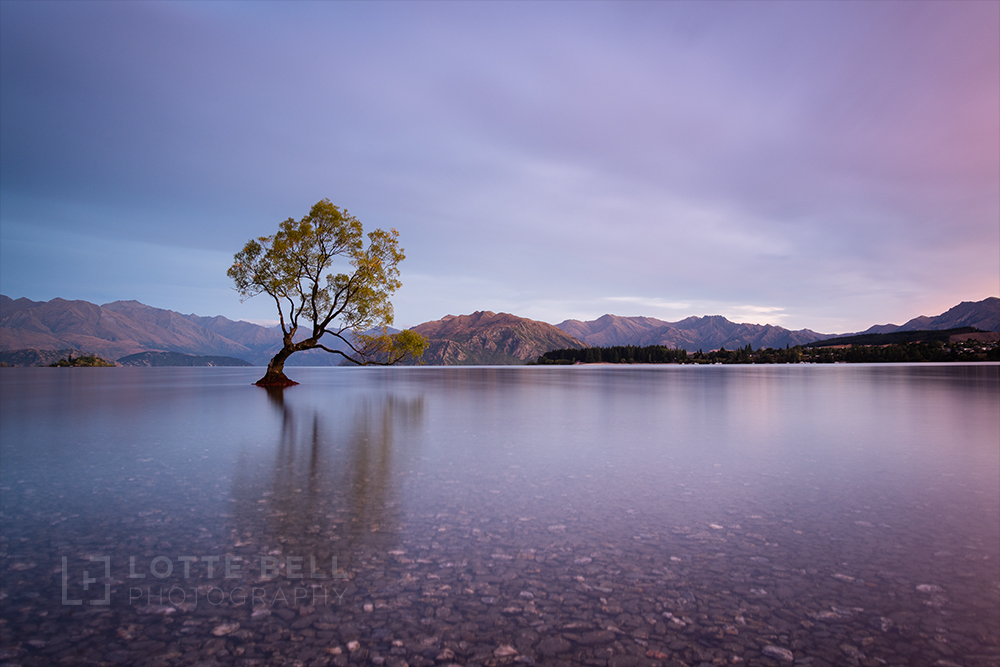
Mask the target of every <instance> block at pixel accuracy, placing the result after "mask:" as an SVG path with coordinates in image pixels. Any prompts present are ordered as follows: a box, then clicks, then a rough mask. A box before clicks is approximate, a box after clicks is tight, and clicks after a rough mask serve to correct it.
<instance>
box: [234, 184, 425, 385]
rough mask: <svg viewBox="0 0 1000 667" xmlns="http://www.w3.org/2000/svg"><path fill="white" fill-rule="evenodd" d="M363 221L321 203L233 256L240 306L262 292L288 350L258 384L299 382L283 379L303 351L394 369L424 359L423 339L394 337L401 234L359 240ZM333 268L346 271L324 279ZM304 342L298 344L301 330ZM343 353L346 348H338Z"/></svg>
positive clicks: (410, 334) (402, 334)
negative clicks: (331, 341) (333, 341)
mask: <svg viewBox="0 0 1000 667" xmlns="http://www.w3.org/2000/svg"><path fill="white" fill-rule="evenodd" d="M362 232H363V230H362V227H361V222H360V221H359V220H358V219H357V218H355V217H354V216H352V215H349V214H348V213H347V211H341V210H340V209H339V208H337V207H336V206H334V205H333V204H331V203H330V200H329V199H324V200H323V201H321V202H319V203H317V204H316V205H315V206H313V207H312V210H310V211H309V215H307V216H305V217H304V218H302V219H301V220H299V221H298V222H296V221H295V220H293V219H292V218H289V219H288V220H285V221H284V222H283V223H281V226H280V227H279V229H278V233H276V234H274V235H273V236H261V237H260V238H257V239H251V240H250V241H248V242H247V244H246V245H245V246H244V247H243V250H241V251H239V252H238V253H236V256H235V258H234V262H233V265H232V266H231V267H229V271H227V275H228V276H229V277H230V278H232V279H233V281H234V282H235V283H236V290H237V291H238V292H239V293H240V297H241V301H245V300H246V299H249V298H250V297H254V296H257V295H258V294H267V295H269V296H270V297H271V298H272V299H274V303H275V305H277V307H278V317H279V319H280V321H281V333H282V342H283V346H282V348H281V349H280V350H279V351H278V353H277V354H275V355H274V357H273V358H272V359H271V361H270V363H268V365H267V373H265V374H264V377H262V378H261V379H260V380H258V381H257V383H256V384H258V385H261V386H268V387H287V386H289V385H293V384H298V383H297V382H293V381H292V380H289V379H288V378H287V377H286V376H285V373H284V367H285V360H286V359H288V357H289V356H291V355H292V354H293V353H295V352H299V351H301V350H312V349H316V348H318V349H321V350H326V351H327V352H331V353H333V354H339V355H341V356H342V357H344V358H345V359H347V360H349V361H351V362H354V363H356V364H360V365H363V366H366V365H379V366H390V365H392V364H395V363H398V362H400V361H402V360H404V359H406V358H407V357H419V356H420V355H422V354H423V351H424V348H425V347H426V345H427V340H426V339H425V338H424V337H423V336H421V335H420V334H418V333H415V332H412V331H401V332H399V333H397V334H394V335H390V334H389V332H388V327H389V325H390V324H392V303H391V302H390V301H389V297H391V296H392V293H393V292H395V291H396V290H397V289H399V287H400V286H401V285H402V283H401V282H400V281H399V268H398V265H399V263H400V262H401V261H403V259H404V257H405V255H404V254H403V249H402V248H400V247H399V242H398V241H397V237H398V236H399V232H397V231H396V230H395V229H390V230H389V231H388V232H386V231H383V230H381V229H376V230H375V231H373V232H370V233H369V234H368V246H367V247H365V245H364V242H363V240H362ZM335 263H337V264H339V266H338V267H336V268H338V269H342V270H343V269H347V268H348V266H350V269H351V270H350V271H349V272H348V273H337V274H334V273H327V274H326V275H324V273H325V272H326V271H327V270H328V269H330V267H331V266H333V265H334V264H335ZM305 323H308V324H309V325H311V326H308V327H303V328H304V330H305V332H306V333H307V336H306V337H305V338H302V339H301V340H299V341H296V340H295V337H296V334H299V333H300V331H299V328H300V326H302V325H303V324H305ZM324 335H330V336H333V337H334V338H338V339H340V341H341V343H342V347H343V348H344V349H337V348H333V347H327V345H325V344H324V343H322V342H321V339H322V338H323V336H324ZM338 347H341V346H338Z"/></svg>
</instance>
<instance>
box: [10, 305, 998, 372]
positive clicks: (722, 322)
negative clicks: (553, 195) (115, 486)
mask: <svg viewBox="0 0 1000 667" xmlns="http://www.w3.org/2000/svg"><path fill="white" fill-rule="evenodd" d="M962 326H973V327H977V328H979V329H983V330H985V331H1000V299H998V298H997V297H990V298H987V299H984V300H982V301H978V302H962V303H961V304H959V305H957V306H955V307H954V308H951V309H950V310H948V311H947V312H945V313H942V314H941V315H938V316H935V317H926V316H921V317H916V318H914V319H912V320H910V321H908V322H906V323H905V324H903V325H899V326H897V325H894V324H885V325H876V326H873V327H871V328H869V329H868V330H866V331H865V332H859V333H888V332H892V331H904V330H917V329H934V330H941V329H951V328H955V327H962ZM413 330H414V331H416V332H418V333H421V334H423V335H425V336H427V337H428V339H429V346H428V350H427V352H426V353H425V355H424V358H423V359H422V363H425V364H431V365H470V364H523V363H525V362H527V361H530V360H533V359H535V358H537V357H538V356H539V355H540V354H542V353H543V352H546V351H549V350H553V349H561V348H580V347H587V346H595V345H599V346H608V345H639V346H645V345H666V346H668V347H679V348H684V349H686V350H688V351H689V352H694V351H696V350H699V349H703V350H706V351H707V350H712V349H718V348H720V347H726V348H727V349H735V348H738V347H745V346H746V345H748V344H749V345H751V346H752V347H753V348H754V349H758V348H761V347H773V348H777V347H784V346H785V345H792V346H794V345H799V344H806V343H811V342H814V341H817V340H823V339H827V338H831V337H833V336H831V335H830V334H821V333H817V332H815V331H812V330H809V329H800V330H798V331H790V330H788V329H784V328H782V327H777V326H773V325H769V324H768V325H759V324H741V323H735V322H731V321H729V320H727V319H726V318H724V317H721V316H718V315H713V316H706V317H689V318H686V319H684V320H681V321H679V322H665V321H662V320H658V319H655V318H651V317H619V316H616V315H604V316H603V317H600V318H598V319H596V320H591V321H588V322H582V321H579V320H566V321H564V322H561V323H559V324H558V325H551V324H548V323H546V322H539V321H536V320H530V319H527V318H523V317H518V316H516V315H511V314H509V313H494V312H491V311H478V312H475V313H472V314H471V315H457V316H456V315H447V316H445V317H444V318H442V319H440V320H435V321H433V322H425V323H423V324H420V325H418V326H416V327H413ZM842 335H852V334H842ZM280 345H281V332H280V331H279V330H278V329H277V328H274V327H263V326H259V325H256V324H252V323H250V322H243V321H239V322H236V321H233V320H229V319H227V318H225V317H200V316H198V315H183V314H181V313H177V312H174V311H171V310H164V309H160V308H153V307H151V306H147V305H145V304H142V303H139V302H138V301H114V302H112V303H107V304H104V305H101V306H99V305H96V304H93V303H90V302H87V301H67V300H65V299H52V300H51V301H31V300H29V299H24V298H21V299H16V300H15V299H11V298H10V297H7V296H3V295H0V352H4V353H5V354H4V356H5V358H6V357H10V358H11V359H16V360H18V361H17V363H22V362H21V361H20V360H24V362H23V363H27V360H29V359H39V360H41V359H42V358H43V357H44V358H48V357H49V356H51V355H52V353H53V352H54V351H59V350H67V349H73V350H76V351H78V352H79V351H82V352H84V353H86V354H96V355H98V356H101V357H103V358H105V359H110V360H119V359H122V358H123V357H127V356H129V355H135V354H139V353H142V352H175V353H180V354H189V355H190V354H194V355H202V356H225V357H235V358H237V359H243V360H245V361H248V362H250V363H252V364H254V365H257V366H262V365H265V364H266V363H267V361H268V359H270V358H271V356H272V355H273V354H274V353H275V352H276V351H277V349H278V348H279V347H280ZM29 350H35V351H40V352H44V354H30V353H27V352H25V351H29ZM15 351H17V353H18V354H17V355H13V356H12V353H13V352H15ZM8 353H11V354H8ZM340 362H341V357H339V356H338V355H331V354H329V353H327V352H324V351H322V350H311V351H309V352H299V353H296V354H294V355H292V357H291V358H290V359H289V365H301V366H321V365H322V366H332V365H337V364H339V363H340ZM8 363H10V362H8Z"/></svg>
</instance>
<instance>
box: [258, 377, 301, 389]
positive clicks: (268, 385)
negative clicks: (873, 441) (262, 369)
mask: <svg viewBox="0 0 1000 667" xmlns="http://www.w3.org/2000/svg"><path fill="white" fill-rule="evenodd" d="M254 384H255V385H257V386H258V387H264V388H265V389H280V388H282V387H292V386H295V385H297V384H298V382H296V381H295V380H289V379H288V378H285V379H283V380H267V379H265V378H261V379H260V380H257V381H256V382H254Z"/></svg>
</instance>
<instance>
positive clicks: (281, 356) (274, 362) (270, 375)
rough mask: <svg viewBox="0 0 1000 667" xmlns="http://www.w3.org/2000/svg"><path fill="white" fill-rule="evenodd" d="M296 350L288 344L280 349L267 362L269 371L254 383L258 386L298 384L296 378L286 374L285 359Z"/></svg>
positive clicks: (289, 385)
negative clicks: (291, 378)
mask: <svg viewBox="0 0 1000 667" xmlns="http://www.w3.org/2000/svg"><path fill="white" fill-rule="evenodd" d="M294 351H295V350H293V349H291V348H290V347H288V346H287V345H286V346H285V347H283V348H281V349H280V350H278V353H277V354H276V355H274V356H273V357H272V358H271V361H269V362H268V363H267V372H266V373H264V377H262V378H261V379H259V380H257V381H256V382H255V383H254V384H256V385H257V386H258V387H291V386H292V385H296V384H298V382H296V381H295V380H289V379H288V377H287V376H286V375H285V359H287V358H288V357H290V356H291V355H292V352H294Z"/></svg>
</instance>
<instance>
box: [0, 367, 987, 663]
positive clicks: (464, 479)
mask: <svg viewBox="0 0 1000 667" xmlns="http://www.w3.org/2000/svg"><path fill="white" fill-rule="evenodd" d="M258 373H259V370H258V369H249V370H248V369H223V368H209V369H192V368H177V369H174V368H156V369H127V368H122V369H3V371H2V372H0V383H2V385H0V386H2V390H3V395H2V426H0V429H2V430H0V434H2V437H0V455H2V467H0V499H2V508H0V509H2V553H0V557H2V567H3V569H0V572H2V573H3V579H2V582H3V592H4V593H5V594H6V595H7V598H6V599H5V603H6V605H5V606H6V609H5V611H4V618H5V619H6V622H7V624H8V627H15V628H16V627H18V626H19V625H21V624H24V623H25V621H24V618H25V616H23V615H21V616H19V615H18V614H28V612H26V611H24V609H25V607H23V606H18V605H23V604H27V602H26V601H31V602H30V604H29V605H28V607H29V608H31V609H35V608H36V607H39V608H41V607H47V608H49V610H50V612H49V613H50V614H51V615H52V616H51V617H53V618H54V617H56V616H58V614H59V612H60V607H59V583H60V582H59V574H58V566H59V564H60V561H61V558H62V557H64V556H66V557H69V558H71V559H72V558H76V559H80V558H83V557H85V556H87V555H88V554H90V555H92V554H106V555H108V556H110V557H111V559H112V563H113V564H114V567H115V568H116V572H117V570H118V569H122V568H126V567H127V563H128V560H129V558H130V557H134V558H137V559H138V561H139V562H140V564H141V563H147V562H148V561H149V560H150V559H152V558H155V557H156V556H158V555H164V556H167V557H170V558H172V559H176V557H177V556H178V555H181V554H188V555H191V556H196V557H197V556H204V555H222V556H223V557H224V556H225V555H226V554H229V555H231V556H233V555H237V556H241V557H242V558H244V559H245V562H246V563H247V565H246V566H245V567H246V570H245V572H244V574H245V575H246V576H256V575H258V574H259V572H258V571H257V570H256V568H257V566H256V562H257V561H258V560H259V557H260V556H261V555H272V556H276V557H279V558H280V557H285V556H289V555H293V554H294V555H303V556H307V557H308V556H312V557H315V558H316V559H317V561H318V562H320V563H330V559H331V558H336V559H337V566H338V567H339V568H340V570H341V573H348V574H349V576H350V577H351V580H350V581H351V585H352V588H351V591H352V594H353V595H354V598H353V599H354V603H355V604H363V603H364V601H372V600H374V601H375V602H370V604H372V605H373V606H374V604H375V603H377V602H378V600H380V599H382V598H381V597H380V595H381V594H380V592H379V591H380V590H381V591H387V590H390V589H392V588H393V585H394V584H393V583H392V582H393V581H396V580H397V579H399V578H400V577H404V575H405V576H406V577H410V576H419V573H420V572H421V571H422V570H428V572H425V573H424V574H425V575H426V576H429V577H432V578H433V577H434V576H440V575H433V576H432V575H431V574H430V572H431V571H434V572H436V571H438V570H439V569H441V568H449V569H448V571H449V572H452V571H454V572H455V573H456V574H455V576H456V577H459V578H461V577H462V576H463V575H461V574H460V571H461V570H462V568H467V569H468V570H469V572H470V573H475V572H479V571H480V570H482V568H486V569H490V568H493V567H494V566H498V565H496V564H497V563H501V564H502V563H503V562H508V565H506V566H505V567H512V566H511V565H510V564H509V562H514V563H516V562H520V561H522V560H523V561H526V562H529V563H531V564H532V567H535V568H536V571H532V572H533V576H535V577H536V578H540V580H544V579H545V577H546V573H547V572H549V573H550V574H551V577H552V578H551V579H550V580H549V581H550V583H551V584H552V585H553V586H556V587H559V586H568V585H569V584H566V583H565V582H563V583H560V581H561V579H560V577H564V576H566V577H568V575H569V574H570V573H571V570H572V568H573V565H572V563H576V561H575V560H573V561H571V564H570V565H567V564H565V563H562V561H560V560H559V559H560V558H561V557H562V556H560V554H564V553H572V554H575V558H578V559H579V558H582V559H583V560H584V561H586V563H582V561H581V563H576V564H577V565H579V566H580V567H581V568H582V567H583V565H585V564H586V565H587V566H588V567H591V568H594V567H597V564H598V563H602V562H605V561H602V559H606V562H605V565H604V566H602V567H603V570H601V569H600V568H599V569H598V570H594V569H591V570H588V571H587V572H586V573H585V574H581V575H579V576H585V577H598V576H604V577H607V578H608V582H607V585H608V586H612V584H615V585H618V584H617V583H615V582H614V581H613V580H614V577H615V576H617V575H613V574H607V573H608V572H611V573H613V572H632V573H633V574H632V575H629V576H634V577H639V576H652V575H649V572H654V571H655V572H659V573H661V574H663V576H664V578H665V580H666V581H670V582H673V583H671V584H670V586H674V588H675V589H676V588H677V587H678V586H679V587H681V588H684V587H687V588H688V589H689V590H694V587H700V588H699V590H702V591H705V592H706V594H707V595H712V594H718V595H723V594H725V595H734V594H738V593H739V586H741V585H744V586H745V587H749V586H751V584H752V582H751V581H750V580H751V579H753V577H754V576H756V575H754V574H753V571H752V570H749V569H747V568H749V567H750V565H749V564H750V563H760V562H764V561H767V562H769V563H772V564H774V565H773V566H772V567H774V568H775V570H779V571H781V572H798V573H802V574H801V576H802V578H803V579H802V581H801V582H800V583H799V584H798V586H799V588H794V587H793V588H792V589H789V590H792V593H788V595H786V596H785V598H784V599H783V600H782V602H781V604H782V605H786V606H787V605H789V604H791V603H790V602H788V600H789V599H790V598H789V596H793V597H795V598H798V602H797V603H796V604H799V605H804V606H802V608H801V610H800V611H801V614H802V615H803V618H805V617H806V616H808V614H816V613H820V612H818V611H817V610H820V609H823V608H826V607H830V606H834V607H836V605H837V604H838V603H839V602H838V601H837V596H838V595H840V593H837V592H836V590H830V589H828V586H830V585H831V584H830V583H829V582H830V581H831V577H835V576H837V577H841V579H837V580H835V583H837V582H846V581H850V582H853V583H857V582H862V586H861V587H860V588H858V587H857V586H855V587H854V588H857V589H858V590H854V589H853V588H852V589H851V590H850V595H857V596H861V597H859V598H858V601H855V606H856V607H857V608H859V609H860V608H862V607H865V608H867V609H870V610H871V612H870V613H873V614H876V612H877V617H878V618H882V617H888V616H889V615H891V614H893V613H902V611H906V613H909V614H916V615H917V616H916V618H920V617H921V616H920V615H921V614H931V613H934V614H936V613H939V611H940V607H941V605H940V604H939V605H938V606H937V607H934V606H928V605H927V604H924V603H925V602H927V600H923V599H921V598H920V597H919V595H917V594H915V593H914V592H913V590H912V589H913V587H915V586H917V585H922V584H923V585H936V586H940V587H942V588H943V589H944V590H946V591H948V598H947V599H948V600H949V602H948V603H947V604H948V605H951V607H946V608H945V609H946V611H948V612H949V613H950V614H952V615H953V616H954V618H957V619H959V620H958V621H954V622H955V623H959V624H960V625H961V624H964V625H965V626H968V625H969V624H974V623H979V622H982V623H984V624H985V626H984V627H987V628H988V627H989V624H990V623H991V622H992V621H993V620H994V619H1000V366H997V365H914V366H888V365H886V366H861V365H859V366H808V367H805V366H787V367H786V366H762V367H755V366H740V367H730V366H727V367H721V366H720V367H628V368H622V367H606V366H594V367H568V368H567V367H560V368H544V367H528V368H400V369H341V368H323V369H316V368H301V369H298V368H297V369H295V376H296V379H297V380H298V381H300V382H301V383H302V384H301V385H299V386H297V387H292V388H289V389H286V390H283V391H282V390H278V391H266V390H263V389H260V388H258V387H255V386H252V385H251V384H250V383H251V382H252V381H253V380H254V379H256V374H258ZM755 558H757V559H761V558H762V559H764V560H763V561H761V560H757V561H755V560H753V559H755ZM705 559H716V560H715V561H713V562H715V563H716V564H715V565H713V566H712V567H709V568H708V569H704V568H701V567H700V566H697V563H699V562H702V561H705V562H708V561H707V560H705ZM722 562H725V563H728V565H727V566H726V567H718V564H719V563H722ZM19 563H20V564H21V565H18V567H17V568H15V569H13V570H12V569H11V568H12V567H13V566H15V565H17V564H19ZM556 563H562V565H560V567H558V568H556V567H555V564H556ZM678 563H689V564H691V565H689V566H685V567H688V569H687V570H684V569H683V568H680V566H678V565H677V564H678ZM25 564H27V565H25ZM546 564H551V565H552V567H553V568H554V569H552V570H551V571H549V570H547V569H546V568H547V565H546ZM29 565H30V567H29ZM612 565H613V567H612ZM705 567H708V566H707V565H706V566H705ZM477 568H478V569H477ZM615 568H617V569H615ZM679 568H680V569H679ZM327 569H329V568H327ZM600 571H603V572H604V573H605V574H603V575H602V574H599V572H600ZM282 572H284V570H283V571H282ZM639 573H645V574H639ZM671 573H672V574H671ZM667 575H669V576H667ZM175 576H176V575H175ZM469 576H470V577H471V578H473V579H474V576H473V574H470V575H469ZM521 576H527V574H525V573H522V575H521ZM574 576H576V575H574ZM621 576H625V575H621ZM761 576H763V575H761ZM113 578H114V579H116V580H117V581H118V582H119V583H118V584H116V586H119V587H121V588H122V589H124V588H125V587H126V586H127V583H128V582H127V581H126V580H125V576H124V572H123V573H121V576H117V575H116V576H115V577H113ZM678 581H680V582H681V583H678ZM817 582H820V583H817ZM181 583H184V582H181ZM772 584H773V582H772ZM664 585H665V586H666V585H667V584H664ZM758 585H760V586H764V584H758ZM790 585H791V584H789V586H790ZM837 585H840V584H839V583H837ZM457 586H458V583H457V581H456V587H457ZM897 588H898V589H899V590H896V589H897ZM904 588H908V589H910V590H906V591H903V590H902V589H904ZM608 590H611V589H610V588H609V589H608ZM670 590H673V589H670ZM748 590H762V589H758V588H753V589H749V588H748ZM845 590H846V589H845ZM115 592H116V594H118V593H119V589H118V588H116V589H115ZM497 594H498V595H502V591H501V592H500V593H497ZM386 595H388V594H386ZM392 595H396V592H395V591H394V590H393V592H392ZM661 595H662V597H663V600H670V599H684V598H682V597H679V598H678V597H675V598H671V597H670V592H669V590H668V589H664V591H663V592H662V593H661ZM677 595H680V594H677ZM685 595H690V596H691V597H692V599H693V598H694V594H693V593H685ZM746 595H750V594H749V593H747V594H746ZM864 596H868V597H864ZM389 597H391V596H389ZM487 597H489V596H487ZM349 599H350V598H349ZM386 599H388V598H386ZM708 599H711V598H708ZM720 599H721V598H720ZM942 599H943V598H942ZM116 604H118V605H119V607H121V609H120V610H119V612H117V613H122V614H128V613H130V612H131V611H132V608H131V605H129V604H128V598H127V593H126V597H125V599H124V601H120V599H119V598H116ZM386 604H388V603H386ZM664 604H666V602H664ZM725 604H729V603H728V602H727V603H725ZM734 604H735V603H734ZM739 604H743V605H744V606H745V605H746V604H750V603H748V602H745V601H744V602H740V603H739ZM842 604H844V605H845V607H846V606H850V605H848V604H847V603H846V602H842ZM941 604H944V603H941ZM719 605H722V606H724V603H723V602H721V601H720V602H719ZM910 607H912V609H910ZM379 608H381V607H379ZM112 609H118V607H115V606H114V605H113V606H112ZM18 610H20V611H18ZM901 610H902V611H901ZM907 610H908V611H907ZM242 611H243V610H234V611H233V613H237V612H239V613H242ZM32 613H34V612H32ZM337 613H349V608H345V609H341V610H339V611H338V612H337ZM362 613H363V612H362ZM456 613H457V612H456ZM465 613H466V615H467V616H468V615H469V614H471V615H472V616H475V613H473V612H468V611H467V612H465ZM482 613H483V614H486V611H483V612H482ZM552 613H553V614H555V617H556V618H558V617H559V615H560V614H561V613H563V612H562V611H561V610H560V609H559V608H555V609H554V610H553V611H552ZM566 613H569V612H566ZM733 613H734V614H735V613H736V612H735V611H734V612H733ZM827 613H829V612H827ZM866 613H868V612H866ZM942 613H943V612H942ZM29 615H30V614H29ZM571 615H572V614H571ZM485 617H486V616H483V618H485ZM400 618H401V619H402V620H400V619H397V622H399V623H402V624H403V626H405V623H406V618H405V615H404V616H403V617H400ZM445 618H447V615H446V616H445ZM539 618H541V619H542V621H544V622H545V623H549V624H550V625H548V626H543V627H558V626H557V624H554V623H555V621H551V622H550V621H546V620H545V617H544V615H540V616H539ZM970 619H971V620H970ZM976 619H978V620H976ZM542 621H539V622H540V623H541V622H542ZM65 622H66V623H71V621H68V620H67V621H65ZM244 622H245V623H246V622H247V621H246V620H244ZM414 622H415V621H414ZM593 622H594V623H597V624H598V625H599V624H600V623H601V622H602V621H598V620H595V621H593ZM615 622H618V623H620V624H621V623H625V621H622V620H621V619H618V620H617V621H615ZM913 622H914V623H917V625H919V622H918V621H913ZM977 627H978V626H977ZM976 632H978V633H979V635H976V634H975V633H976ZM983 632H986V635H983ZM969 636H978V637H979V639H975V640H972V639H970V640H968V641H970V642H972V643H973V644H974V643H975V642H984V641H987V640H990V641H992V640H993V639H996V632H995V631H994V632H993V634H992V635H990V633H989V631H983V630H981V629H979V630H976V631H975V632H973V631H971V630H970V635H969ZM984 637H985V638H984ZM991 637H992V639H991ZM817 650H818V649H817ZM806 654H808V650H807V651H806Z"/></svg>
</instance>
